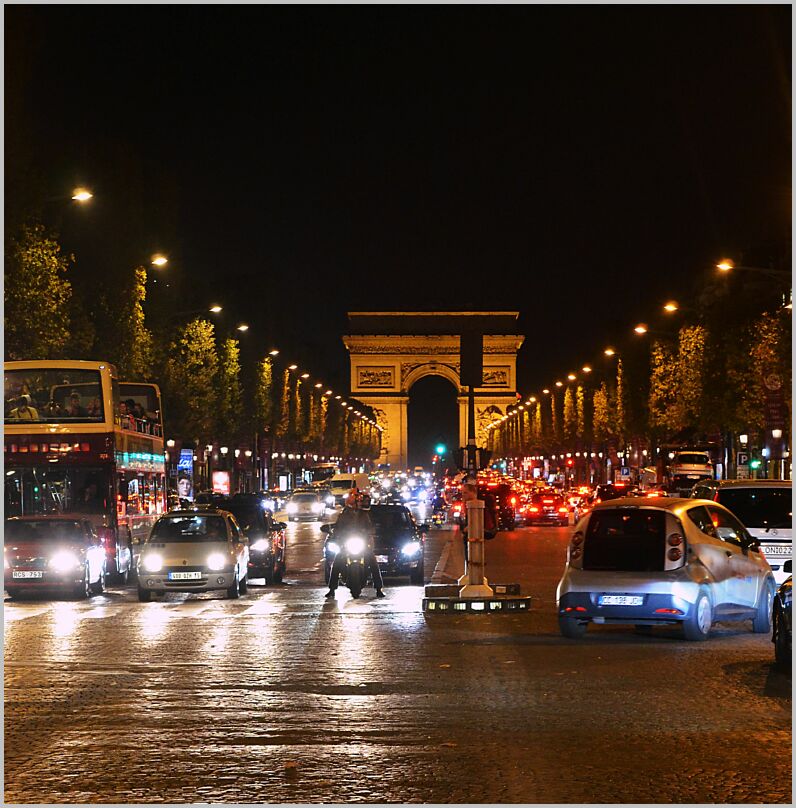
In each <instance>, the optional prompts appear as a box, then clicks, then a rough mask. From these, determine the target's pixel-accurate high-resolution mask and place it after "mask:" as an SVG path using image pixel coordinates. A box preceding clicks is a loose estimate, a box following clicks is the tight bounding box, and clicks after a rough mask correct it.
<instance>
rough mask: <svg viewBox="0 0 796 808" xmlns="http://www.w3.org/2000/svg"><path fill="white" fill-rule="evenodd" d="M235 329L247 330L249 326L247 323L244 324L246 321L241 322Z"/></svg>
mask: <svg viewBox="0 0 796 808" xmlns="http://www.w3.org/2000/svg"><path fill="white" fill-rule="evenodd" d="M236 330H237V331H248V330H249V326H247V325H246V323H241V324H240V325H239V326H238V327H237V329H236Z"/></svg>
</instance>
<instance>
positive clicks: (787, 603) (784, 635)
mask: <svg viewBox="0 0 796 808" xmlns="http://www.w3.org/2000/svg"><path fill="white" fill-rule="evenodd" d="M792 570H793V562H792V561H790V560H788V561H786V562H785V572H792ZM792 602H793V576H792V575H791V577H790V578H788V579H787V580H786V581H784V582H783V583H782V584H780V587H779V589H778V590H777V594H776V596H775V597H774V612H773V617H772V622H773V629H772V633H771V642H773V643H774V658H775V659H776V660H777V664H779V665H790V664H791V653H792V650H791V649H792V646H793V634H792V624H791V614H792Z"/></svg>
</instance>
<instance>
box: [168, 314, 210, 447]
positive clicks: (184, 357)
mask: <svg viewBox="0 0 796 808" xmlns="http://www.w3.org/2000/svg"><path fill="white" fill-rule="evenodd" d="M218 364H219V363H218V352H217V350H216V341H215V334H214V328H213V324H212V323H209V322H208V321H207V320H203V319H201V318H197V319H195V320H191V322H189V323H186V325H185V326H183V328H182V329H180V331H178V333H177V335H176V337H175V339H174V341H173V342H172V343H171V345H170V346H169V359H168V361H167V363H166V382H167V384H166V386H165V390H166V393H167V396H166V400H167V406H166V407H165V414H166V418H167V419H168V421H169V424H170V426H169V430H168V432H169V434H173V435H175V436H177V437H180V438H183V439H185V440H193V441H195V442H196V443H198V444H202V443H207V442H208V441H210V440H212V439H213V438H215V435H214V432H215V427H216V421H217V418H216V414H217V413H216V410H217V394H216V384H217V380H218Z"/></svg>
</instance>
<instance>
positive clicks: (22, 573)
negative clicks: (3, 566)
mask: <svg viewBox="0 0 796 808" xmlns="http://www.w3.org/2000/svg"><path fill="white" fill-rule="evenodd" d="M11 577H12V578H44V573H43V572H42V571H41V570H13V571H12V573H11Z"/></svg>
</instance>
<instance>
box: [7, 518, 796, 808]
mask: <svg viewBox="0 0 796 808" xmlns="http://www.w3.org/2000/svg"><path fill="white" fill-rule="evenodd" d="M289 533H290V542H289V547H290V551H291V555H290V560H289V563H290V568H291V569H290V570H289V574H288V580H287V582H286V584H284V585H283V586H279V587H264V586H260V587H257V586H252V587H251V588H250V590H249V594H248V595H246V596H245V597H243V598H241V599H240V600H237V601H226V600H221V599H219V598H218V596H215V595H210V596H198V595H190V596H183V595H177V594H174V593H172V594H170V595H169V596H168V597H167V599H166V600H165V601H160V602H154V603H150V604H139V603H138V602H137V601H136V599H135V596H134V591H133V590H132V589H131V588H119V589H113V590H111V591H110V592H109V593H107V594H105V595H102V596H96V597H93V598H91V599H90V600H89V601H85V602H67V601H63V602H57V601H50V600H36V601H33V600H31V601H22V602H19V603H17V602H10V601H6V603H5V609H4V617H5V639H4V643H5V686H6V690H5V742H6V743H5V800H6V801H7V802H13V803H20V802H146V803H152V802H290V803H301V802H471V803H478V802H526V803H546V802H700V803H701V802H739V803H746V802H755V803H759V802H767V803H774V802H785V803H787V802H790V801H791V679H790V675H789V674H785V673H782V672H780V671H778V670H777V669H775V668H774V667H773V666H772V659H773V654H772V646H771V643H770V642H769V638H768V637H765V636H757V635H753V634H752V633H751V631H750V628H749V626H748V625H746V624H727V625H720V626H718V627H717V629H716V631H715V635H714V636H713V637H712V638H711V639H710V641H709V642H707V643H698V644H691V643H686V642H684V641H683V640H681V639H680V638H679V637H678V636H677V635H676V634H675V633H673V632H669V631H666V630H661V631H660V632H658V631H656V632H655V633H653V634H652V635H651V636H639V635H636V634H635V633H634V632H633V631H632V629H626V628H623V627H618V628H614V627H610V626H607V627H597V628H594V629H590V630H589V632H588V633H587V635H586V638H585V639H584V640H582V641H569V640H565V639H563V638H562V637H560V636H559V634H558V629H557V624H556V620H555V609H554V597H555V594H554V593H555V585H556V583H557V579H558V576H559V575H560V572H561V569H562V565H563V558H564V551H565V545H566V541H567V539H568V535H569V531H568V530H567V529H563V528H531V529H520V530H517V531H514V532H513V533H511V534H508V535H506V536H501V537H499V538H497V539H496V540H495V541H493V542H490V543H489V544H488V549H487V559H488V561H487V563H488V566H487V574H488V576H489V577H490V580H492V581H493V582H510V581H518V582H520V583H521V584H522V586H523V592H524V593H527V594H531V595H532V596H533V611H532V612H530V613H527V614H516V615H515V614H504V615H500V614H493V615H456V616H453V615H429V616H424V615H423V613H422V612H421V610H420V599H421V597H422V590H421V588H420V587H412V586H408V585H406V584H405V583H403V582H389V581H388V583H387V594H388V597H387V598H386V599H385V600H383V601H376V600H375V599H372V597H371V594H372V590H370V592H367V593H366V596H365V597H364V598H362V599H361V600H359V601H352V600H351V599H350V598H349V596H348V592H347V590H345V589H344V588H342V587H341V588H340V589H339V590H338V597H337V599H336V600H335V601H332V602H329V603H327V602H324V600H323V592H324V587H322V586H321V583H322V581H321V573H320V564H319V560H320V548H321V534H320V532H319V529H318V526H317V525H313V524H300V525H291V526H290V528H289ZM451 535H452V534H450V533H448V532H443V531H439V532H437V533H435V534H434V537H433V539H432V540H431V541H430V542H429V545H428V547H427V559H426V575H427V577H430V575H431V570H432V569H433V566H434V563H435V561H436V559H437V557H438V556H439V554H440V550H441V548H442V545H443V543H444V541H445V540H446V539H448V538H449V537H450V536H451ZM457 558H458V556H457V555H456V554H455V553H451V559H452V562H451V563H452V564H455V563H456V559H457Z"/></svg>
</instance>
